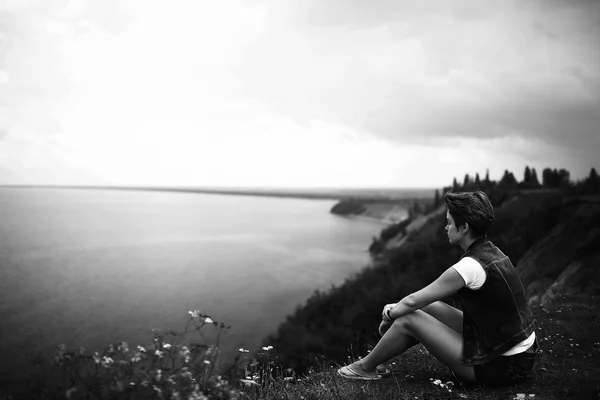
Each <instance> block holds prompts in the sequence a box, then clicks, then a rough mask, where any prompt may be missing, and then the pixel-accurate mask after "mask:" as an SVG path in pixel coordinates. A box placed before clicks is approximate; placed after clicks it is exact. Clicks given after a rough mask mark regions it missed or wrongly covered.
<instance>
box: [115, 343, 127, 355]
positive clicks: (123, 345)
mask: <svg viewBox="0 0 600 400" xmlns="http://www.w3.org/2000/svg"><path fill="white" fill-rule="evenodd" d="M117 349H118V350H119V351H122V352H124V353H125V352H128V351H129V345H128V344H127V342H121V343H119V347H118V348H117Z"/></svg>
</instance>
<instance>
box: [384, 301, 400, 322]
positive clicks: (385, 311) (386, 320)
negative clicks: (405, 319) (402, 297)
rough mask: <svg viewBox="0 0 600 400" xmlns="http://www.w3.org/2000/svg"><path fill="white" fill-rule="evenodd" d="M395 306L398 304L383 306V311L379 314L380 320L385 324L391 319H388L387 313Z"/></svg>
mask: <svg viewBox="0 0 600 400" xmlns="http://www.w3.org/2000/svg"><path fill="white" fill-rule="evenodd" d="M396 304H398V303H390V304H386V305H385V306H383V311H382V312H381V319H382V320H384V321H385V322H390V321H392V319H391V318H390V317H388V311H391V310H392V308H394V307H396Z"/></svg>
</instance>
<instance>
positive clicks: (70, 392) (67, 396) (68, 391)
mask: <svg viewBox="0 0 600 400" xmlns="http://www.w3.org/2000/svg"><path fill="white" fill-rule="evenodd" d="M76 391H77V388H76V387H72V388H70V389H67V391H66V392H65V397H66V398H67V399H70V398H71V395H72V394H73V393H75V392H76Z"/></svg>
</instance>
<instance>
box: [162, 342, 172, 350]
mask: <svg viewBox="0 0 600 400" xmlns="http://www.w3.org/2000/svg"><path fill="white" fill-rule="evenodd" d="M170 348H171V345H170V344H169V343H163V349H170Z"/></svg>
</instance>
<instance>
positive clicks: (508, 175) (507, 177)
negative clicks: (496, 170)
mask: <svg viewBox="0 0 600 400" xmlns="http://www.w3.org/2000/svg"><path fill="white" fill-rule="evenodd" d="M499 186H500V189H502V190H505V191H508V190H515V189H517V188H518V186H519V183H518V182H517V179H516V178H515V176H514V175H513V173H512V172H509V171H508V170H504V175H503V176H502V179H501V180H500V183H499Z"/></svg>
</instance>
